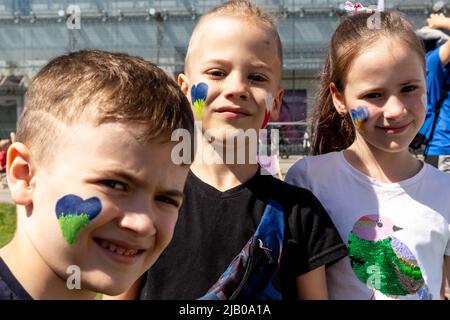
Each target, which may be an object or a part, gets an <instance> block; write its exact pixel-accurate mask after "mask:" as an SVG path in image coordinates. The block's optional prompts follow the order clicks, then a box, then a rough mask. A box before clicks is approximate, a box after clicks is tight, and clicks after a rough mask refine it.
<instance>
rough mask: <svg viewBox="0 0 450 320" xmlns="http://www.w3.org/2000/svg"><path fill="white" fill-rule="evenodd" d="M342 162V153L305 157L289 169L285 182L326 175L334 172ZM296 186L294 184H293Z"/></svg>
mask: <svg viewBox="0 0 450 320" xmlns="http://www.w3.org/2000/svg"><path fill="white" fill-rule="evenodd" d="M341 161H342V152H330V153H326V154H321V155H316V156H306V157H304V158H302V159H300V160H298V161H297V162H296V163H294V164H293V165H292V166H291V168H289V170H288V172H287V174H286V181H288V182H289V183H293V181H292V180H293V179H294V180H295V178H299V177H308V176H311V175H313V176H315V177H317V176H318V175H321V176H322V175H327V174H330V173H332V172H329V171H334V170H335V169H336V168H337V167H338V166H339V164H340V163H341ZM294 184H296V183H294Z"/></svg>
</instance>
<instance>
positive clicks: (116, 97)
mask: <svg viewBox="0 0 450 320" xmlns="http://www.w3.org/2000/svg"><path fill="white" fill-rule="evenodd" d="M83 115H88V116H90V117H91V118H92V119H94V121H95V125H100V124H102V123H104V122H107V121H118V122H121V123H131V124H133V123H134V124H143V125H144V127H145V128H146V130H145V132H144V134H143V136H142V137H140V138H142V139H143V140H145V141H151V140H158V141H170V137H171V135H172V132H173V131H174V130H176V129H187V130H189V132H190V133H191V134H192V135H193V133H194V125H193V124H194V118H193V114H192V110H191V107H190V104H189V102H188V100H187V99H186V97H185V95H184V94H183V93H182V92H181V90H180V89H179V88H178V86H177V84H176V82H175V81H174V80H173V79H171V78H170V77H169V76H168V75H167V74H166V73H165V72H164V71H163V70H162V69H160V68H159V67H157V66H156V65H155V64H153V63H151V62H148V61H145V60H144V59H143V58H140V57H135V56H130V55H127V54H123V53H112V52H106V51H100V50H85V51H79V52H74V53H69V54H66V55H63V56H60V57H57V58H55V59H53V60H52V61H50V62H49V63H48V64H47V65H46V66H44V67H43V68H42V69H41V70H40V71H39V72H38V74H37V75H36V76H35V77H34V79H33V81H32V82H31V84H30V87H29V88H28V90H27V92H26V95H25V105H24V111H23V113H22V115H21V117H20V119H19V123H18V130H17V141H18V142H21V143H23V144H25V145H26V146H27V147H28V148H29V149H30V150H31V152H32V155H33V157H34V158H35V159H36V160H37V161H46V162H47V160H49V158H51V152H50V150H51V149H50V147H51V146H54V145H55V144H58V143H59V144H62V143H64V141H62V139H63V137H62V133H61V132H62V130H60V129H61V128H62V127H64V126H70V125H72V124H74V123H76V122H77V121H78V120H80V118H81V117H82V116H83Z"/></svg>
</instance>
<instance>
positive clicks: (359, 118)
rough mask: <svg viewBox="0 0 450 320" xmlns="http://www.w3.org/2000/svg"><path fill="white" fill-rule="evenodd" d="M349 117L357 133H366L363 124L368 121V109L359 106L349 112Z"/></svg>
mask: <svg viewBox="0 0 450 320" xmlns="http://www.w3.org/2000/svg"><path fill="white" fill-rule="evenodd" d="M350 115H351V117H352V120H353V123H354V124H355V127H356V128H357V129H358V131H359V132H361V133H365V132H366V131H367V129H366V125H365V123H366V122H367V120H369V109H367V107H366V106H359V107H358V108H356V109H352V110H350Z"/></svg>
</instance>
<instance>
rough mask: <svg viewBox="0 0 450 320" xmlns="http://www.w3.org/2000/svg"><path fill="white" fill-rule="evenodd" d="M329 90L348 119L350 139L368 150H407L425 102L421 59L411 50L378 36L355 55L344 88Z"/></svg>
mask: <svg viewBox="0 0 450 320" xmlns="http://www.w3.org/2000/svg"><path fill="white" fill-rule="evenodd" d="M330 89H331V92H332V96H333V101H334V105H335V107H336V109H337V111H338V112H339V113H340V114H347V113H350V115H351V117H352V120H353V123H354V125H355V129H356V143H363V144H366V145H367V146H369V147H371V149H373V151H374V152H377V151H378V152H400V151H403V152H404V151H406V152H407V151H408V146H409V144H410V142H411V141H412V139H413V138H414V136H415V135H416V133H417V132H418V131H419V129H420V127H421V126H422V123H423V121H424V118H425V106H426V84H425V74H424V70H423V61H422V60H421V58H420V56H419V55H418V54H417V53H416V51H415V50H413V49H411V48H410V47H408V46H406V45H405V44H404V43H403V42H399V41H394V40H393V39H387V38H384V39H380V40H378V41H377V42H376V43H375V44H373V45H372V46H371V47H370V48H368V49H366V50H365V51H363V52H362V53H361V54H360V55H359V56H357V57H356V58H355V60H354V61H353V63H352V64H351V66H350V69H349V71H348V74H347V81H346V83H345V89H344V92H343V93H342V92H341V93H339V92H338V91H337V90H336V88H335V87H334V85H333V84H332V85H331V87H330Z"/></svg>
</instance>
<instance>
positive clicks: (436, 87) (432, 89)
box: [426, 47, 448, 111]
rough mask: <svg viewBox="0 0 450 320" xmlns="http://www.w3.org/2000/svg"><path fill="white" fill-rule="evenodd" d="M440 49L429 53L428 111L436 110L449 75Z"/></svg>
mask: <svg viewBox="0 0 450 320" xmlns="http://www.w3.org/2000/svg"><path fill="white" fill-rule="evenodd" d="M439 49H440V47H439V48H436V49H434V50H433V51H431V52H429V53H428V54H427V57H426V65H427V98H428V103H427V104H428V107H427V109H430V108H434V106H436V105H437V103H438V101H439V99H440V95H441V92H442V88H443V86H444V81H445V79H446V78H447V75H448V67H446V66H444V65H443V64H442V61H441V58H440V57H439ZM432 111H434V110H432Z"/></svg>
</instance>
